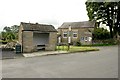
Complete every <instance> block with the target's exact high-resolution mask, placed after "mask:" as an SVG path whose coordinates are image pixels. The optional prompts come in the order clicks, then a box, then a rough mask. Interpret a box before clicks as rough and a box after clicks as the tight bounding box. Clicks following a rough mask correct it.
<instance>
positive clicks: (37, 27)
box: [21, 22, 57, 32]
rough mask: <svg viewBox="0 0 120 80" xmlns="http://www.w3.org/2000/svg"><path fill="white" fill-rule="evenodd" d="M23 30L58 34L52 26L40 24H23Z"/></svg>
mask: <svg viewBox="0 0 120 80" xmlns="http://www.w3.org/2000/svg"><path fill="white" fill-rule="evenodd" d="M21 25H22V26H23V30H25V31H41V32H56V31H57V30H56V29H55V28H54V26H52V25H46V24H38V23H35V24H34V23H24V22H21Z"/></svg>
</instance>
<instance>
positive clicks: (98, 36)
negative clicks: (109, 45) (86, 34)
mask: <svg viewBox="0 0 120 80" xmlns="http://www.w3.org/2000/svg"><path fill="white" fill-rule="evenodd" d="M105 39H110V33H109V32H108V30H107V29H104V28H95V30H94V32H93V40H105Z"/></svg>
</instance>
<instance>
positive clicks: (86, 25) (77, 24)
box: [58, 21, 95, 29]
mask: <svg viewBox="0 0 120 80" xmlns="http://www.w3.org/2000/svg"><path fill="white" fill-rule="evenodd" d="M69 26H71V28H93V27H94V26H95V21H84V22H65V23H63V24H62V25H61V26H60V27H59V28H58V29H60V28H69Z"/></svg>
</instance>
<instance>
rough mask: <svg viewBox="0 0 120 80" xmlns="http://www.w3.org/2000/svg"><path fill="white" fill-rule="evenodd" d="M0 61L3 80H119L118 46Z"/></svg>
mask: <svg viewBox="0 0 120 80" xmlns="http://www.w3.org/2000/svg"><path fill="white" fill-rule="evenodd" d="M98 48H100V51H94V52H80V53H73V54H62V55H51V56H42V57H33V58H19V59H9V60H3V61H2V68H3V69H2V70H3V71H2V72H3V73H2V77H3V78H118V46H109V47H98Z"/></svg>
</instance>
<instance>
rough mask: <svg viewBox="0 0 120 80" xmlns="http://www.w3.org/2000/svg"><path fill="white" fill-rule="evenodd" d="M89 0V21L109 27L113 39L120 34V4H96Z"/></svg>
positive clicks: (87, 5)
mask: <svg viewBox="0 0 120 80" xmlns="http://www.w3.org/2000/svg"><path fill="white" fill-rule="evenodd" d="M95 1H96V0H91V1H90V0H87V2H86V3H85V4H86V9H87V12H88V17H89V20H90V21H92V20H96V21H97V23H98V25H99V23H100V22H102V23H104V24H106V25H107V26H109V29H110V35H111V38H113V36H115V35H116V34H117V33H120V16H119V14H120V2H95Z"/></svg>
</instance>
